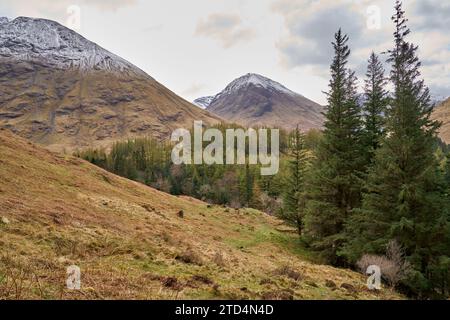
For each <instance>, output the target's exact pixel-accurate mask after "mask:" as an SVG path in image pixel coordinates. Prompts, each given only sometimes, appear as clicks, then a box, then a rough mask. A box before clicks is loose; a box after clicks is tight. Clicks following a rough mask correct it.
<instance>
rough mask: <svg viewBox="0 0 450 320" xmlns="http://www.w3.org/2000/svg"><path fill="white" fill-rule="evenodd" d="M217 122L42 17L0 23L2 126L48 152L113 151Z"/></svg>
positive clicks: (80, 38) (72, 33)
mask: <svg viewBox="0 0 450 320" xmlns="http://www.w3.org/2000/svg"><path fill="white" fill-rule="evenodd" d="M194 120H203V121H204V123H206V124H212V123H217V122H219V121H220V119H219V118H218V117H216V116H214V115H211V114H209V113H208V112H206V111H203V110H200V109H199V108H197V107H195V106H194V105H192V104H191V103H189V102H187V101H185V100H184V99H182V98H181V97H179V96H177V95H176V94H175V93H173V92H172V91H170V90H169V89H167V88H166V87H164V86H163V85H161V84H160V83H158V82H157V81H156V80H155V79H153V78H152V77H150V76H149V75H147V74H146V73H145V72H143V71H142V70H140V69H139V68H137V67H136V66H134V65H132V64H131V63H129V62H128V61H126V60H124V59H122V58H120V57H118V56H116V55H114V54H112V53H110V52H109V51H107V50H105V49H103V48H101V47H100V46H98V45H97V44H95V43H93V42H91V41H89V40H87V39H85V38H84V37H82V36H81V35H79V34H78V33H76V32H74V31H72V30H70V29H68V28H66V27H64V26H62V25H60V24H59V23H57V22H54V21H50V20H45V19H33V18H27V17H19V18H16V19H15V20H13V21H8V20H7V19H5V18H2V19H1V20H0V126H1V127H6V128H9V129H11V130H13V131H14V132H15V133H17V134H19V135H21V136H23V137H26V138H28V139H31V140H32V141H35V142H38V143H41V144H44V145H47V146H49V147H50V148H51V149H55V150H62V149H74V148H82V147H90V146H108V145H110V144H111V143H112V142H113V141H115V140H117V139H124V138H129V137H135V136H146V135H152V136H155V137H157V138H164V137H167V136H168V135H169V134H170V133H171V131H172V130H174V129H176V128H179V127H185V128H191V127H192V124H193V121H194Z"/></svg>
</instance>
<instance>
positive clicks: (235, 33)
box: [0, 0, 450, 103]
mask: <svg viewBox="0 0 450 320" xmlns="http://www.w3.org/2000/svg"><path fill="white" fill-rule="evenodd" d="M404 2H405V6H404V7H405V9H406V12H407V16H408V18H409V26H410V28H411V29H412V34H411V36H410V39H411V40H412V41H413V42H415V43H417V44H419V45H420V58H421V59H422V62H423V65H424V66H423V68H422V74H423V77H424V78H425V80H426V83H427V84H428V85H429V86H430V88H431V90H432V93H433V94H434V95H436V96H449V95H450V32H449V30H450V27H449V26H450V1H448V0H444V1H442V0H406V1H404ZM392 3H393V0H189V1H186V0H58V1H54V0H0V16H7V17H9V18H15V17H17V16H31V17H41V18H47V19H52V20H56V21H58V22H60V23H62V24H64V25H69V26H72V27H74V28H77V23H76V20H77V19H75V20H74V19H71V18H73V17H74V16H76V15H77V14H76V13H74V12H76V10H75V11H71V10H72V9H73V5H75V6H77V7H75V9H76V8H79V9H80V20H79V21H80V29H79V30H78V31H79V32H80V33H81V34H82V35H83V36H85V37H86V38H88V39H89V40H91V41H94V42H96V43H97V44H99V45H101V46H102V47H104V48H106V49H108V50H109V51H112V52H113V53H116V54H118V55H119V56H121V57H123V58H125V59H127V60H128V61H130V62H132V63H133V64H135V65H137V66H138V67H140V68H141V69H143V70H144V71H146V72H147V73H148V74H149V75H151V76H152V77H154V78H155V79H157V80H158V81H159V82H161V83H162V84H164V85H165V86H167V87H168V88H169V89H171V90H173V91H175V92H176V93H177V94H179V95H181V96H183V97H184V98H186V99H188V100H193V99H195V98H197V97H200V96H205V95H212V94H216V93H218V92H219V91H221V90H222V89H223V88H224V87H225V86H226V85H227V84H228V83H229V82H230V81H232V80H233V79H235V78H237V77H239V76H241V75H244V74H246V73H248V72H254V73H260V74H262V75H265V76H267V77H269V78H272V79H273V80H275V81H278V82H281V83H282V84H284V85H285V86H287V87H288V88H290V89H292V90H294V91H296V92H298V93H301V94H303V95H304V96H306V97H308V98H311V99H313V100H315V101H317V102H319V103H325V97H324V95H323V93H322V91H324V90H326V89H327V83H328V67H329V64H330V61H331V54H332V52H331V49H330V48H331V47H330V42H331V40H332V37H333V33H334V32H335V31H336V30H337V29H338V28H339V27H342V29H343V31H344V32H346V33H348V34H349V36H350V46H351V48H352V58H351V64H352V67H353V68H354V69H355V70H356V71H357V73H358V75H359V76H360V77H361V78H362V77H363V74H364V71H365V65H366V60H367V58H368V56H369V54H370V52H371V50H374V51H375V52H377V53H380V52H383V51H385V50H386V49H389V48H390V47H391V45H392V39H391V34H392V31H393V27H392V23H391V21H390V16H391V15H392V13H393V8H392ZM74 21H75V24H74V23H73V22H74Z"/></svg>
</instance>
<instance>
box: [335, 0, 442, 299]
mask: <svg viewBox="0 0 450 320" xmlns="http://www.w3.org/2000/svg"><path fill="white" fill-rule="evenodd" d="M395 9H396V13H395V15H394V16H393V18H392V20H393V21H394V23H395V33H394V39H395V45H394V48H393V49H392V50H390V51H389V54H390V57H389V59H388V61H389V62H390V63H391V64H392V71H391V75H390V79H391V81H392V83H393V86H394V92H393V97H392V101H391V106H390V108H389V110H388V113H387V123H386V131H387V134H386V137H385V138H384V139H383V140H382V143H381V147H380V148H379V149H378V150H377V151H376V153H375V159H374V165H373V167H372V168H371V169H370V171H369V174H368V181H367V184H366V186H365V189H366V190H367V191H366V193H365V194H364V200H363V205H362V209H361V210H355V212H354V214H353V215H352V218H351V219H350V220H349V222H348V223H347V231H348V233H349V235H350V236H349V239H350V240H349V243H348V244H347V245H346V246H345V247H344V250H342V254H344V255H345V256H347V257H348V258H349V259H350V260H352V261H355V260H356V259H358V258H359V257H360V256H361V255H362V254H364V253H378V254H382V253H384V249H385V247H386V244H387V243H388V242H389V241H390V240H393V239H395V240H396V241H397V242H398V243H400V244H401V245H402V247H404V248H405V253H406V256H407V260H408V262H409V263H410V264H411V266H412V268H413V271H412V272H411V273H410V274H409V277H408V280H406V281H405V282H404V284H405V285H406V286H407V287H408V288H409V290H410V293H413V294H416V295H418V296H422V297H424V296H429V295H433V294H434V293H435V292H436V291H435V289H436V288H438V287H439V288H440V289H441V290H444V291H445V290H448V287H447V288H441V287H442V282H441V283H437V281H438V280H437V279H441V278H442V277H445V275H444V273H443V272H442V270H444V269H445V266H447V267H448V256H449V252H448V249H449V246H448V241H449V240H448V239H449V213H448V196H447V195H446V193H445V183H444V179H443V175H442V173H441V171H440V170H439V167H438V163H437V160H436V158H435V156H434V153H433V151H434V150H433V149H434V146H435V141H436V130H437V129H438V127H439V124H438V123H437V122H435V121H432V120H431V119H430V114H431V111H432V107H431V104H430V96H429V92H428V89H427V88H426V87H425V85H424V83H423V81H422V80H420V79H419V76H420V72H419V67H420V62H419V59H418V57H417V46H415V45H413V44H411V43H409V42H407V41H406V40H405V37H406V36H407V35H408V34H409V33H410V31H409V29H408V28H407V26H406V21H407V20H406V19H405V17H404V11H403V10H402V4H401V2H400V1H397V2H396V5H395Z"/></svg>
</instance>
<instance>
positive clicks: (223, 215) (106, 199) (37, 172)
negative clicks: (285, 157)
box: [0, 130, 402, 299]
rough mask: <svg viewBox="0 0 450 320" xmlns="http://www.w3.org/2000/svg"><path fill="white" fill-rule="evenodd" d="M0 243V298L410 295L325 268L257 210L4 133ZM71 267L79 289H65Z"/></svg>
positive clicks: (279, 224)
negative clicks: (220, 203) (177, 191)
mask: <svg viewBox="0 0 450 320" xmlns="http://www.w3.org/2000/svg"><path fill="white" fill-rule="evenodd" d="M181 211H182V213H181ZM0 248H1V250H0V299H4V298H6V299H16V298H20V299H23V298H32V299H105V298H111V299H176V298H178V299H181V298H185V299H197V298H206V299H224V298H231V299H235V298H237V299H290V298H294V299H316V298H317V299H396V298H402V297H401V296H399V295H398V294H396V293H394V292H392V291H391V290H389V289H383V290H381V291H380V292H379V293H376V292H371V291H369V290H368V289H367V288H366V286H365V281H366V278H365V277H364V276H363V275H360V274H358V273H355V272H352V271H350V270H343V269H336V268H333V267H329V266H324V265H320V264H318V263H317V259H315V258H314V256H312V255H311V254H309V253H308V252H307V251H306V250H305V249H303V248H302V246H301V245H300V244H299V243H298V241H297V237H296V235H295V233H292V232H291V230H289V228H287V227H286V226H284V225H282V222H281V221H279V220H277V219H275V218H272V217H269V216H267V215H265V214H263V213H261V212H258V211H255V210H250V209H245V210H243V209H241V210H234V209H227V208H222V207H216V206H212V207H208V206H207V204H205V203H203V202H201V201H198V200H194V199H191V198H177V197H174V196H170V195H168V194H165V193H162V192H159V191H156V190H154V189H151V188H149V187H146V186H144V185H141V184H138V183H135V182H132V181H129V180H126V179H123V178H120V177H117V176H115V175H113V174H111V173H108V172H106V171H103V170H101V169H99V168H97V167H95V166H93V165H91V164H89V163H88V162H85V161H83V160H80V159H77V158H74V157H71V156H65V155H62V154H55V153H51V152H50V151H48V150H46V149H43V148H41V147H38V146H35V145H33V144H32V143H30V142H27V141H25V140H23V139H21V138H19V137H17V136H14V135H12V134H11V133H9V132H7V131H5V130H2V131H0ZM71 264H76V265H78V266H79V267H80V268H81V273H82V274H81V281H82V290H80V291H70V290H68V289H66V287H65V281H66V268H67V267H68V266H69V265H71Z"/></svg>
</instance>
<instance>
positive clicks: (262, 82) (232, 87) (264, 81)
mask: <svg viewBox="0 0 450 320" xmlns="http://www.w3.org/2000/svg"><path fill="white" fill-rule="evenodd" d="M250 85H253V86H255V87H260V88H264V89H266V90H269V91H271V92H277V91H278V92H283V93H286V94H290V95H298V93H295V92H294V91H292V90H289V89H288V88H286V87H285V86H283V85H282V84H280V83H278V82H276V81H273V80H271V79H269V78H266V77H264V76H262V75H259V74H256V73H247V74H246V75H244V76H242V77H240V78H238V79H236V80H234V81H233V82H231V83H230V84H229V85H228V86H227V87H226V88H225V90H223V91H222V92H221V93H219V94H218V95H217V96H216V98H218V97H219V96H221V95H225V94H232V93H234V92H236V91H238V90H240V89H242V88H247V87H248V86H250Z"/></svg>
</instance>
